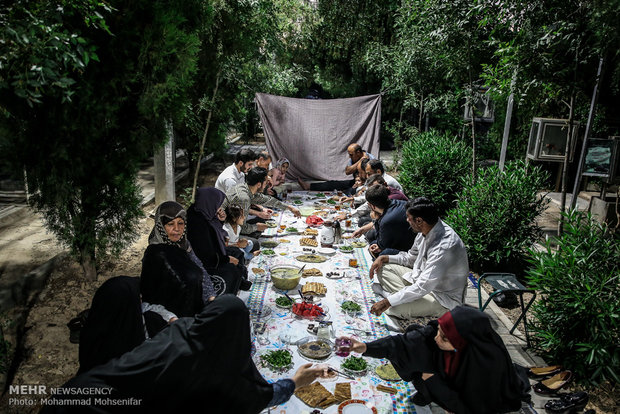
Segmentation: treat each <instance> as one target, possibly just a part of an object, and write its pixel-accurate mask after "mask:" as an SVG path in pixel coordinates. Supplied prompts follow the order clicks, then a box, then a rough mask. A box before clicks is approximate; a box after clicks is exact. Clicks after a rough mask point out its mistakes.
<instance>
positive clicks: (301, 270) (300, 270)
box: [297, 263, 308, 274]
mask: <svg viewBox="0 0 620 414" xmlns="http://www.w3.org/2000/svg"><path fill="white" fill-rule="evenodd" d="M306 264H308V263H306ZM305 267H306V265H303V266H302V267H301V269H299V272H297V274H300V273H301V272H303V270H304V268H305Z"/></svg>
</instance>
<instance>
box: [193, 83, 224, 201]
mask: <svg viewBox="0 0 620 414" xmlns="http://www.w3.org/2000/svg"><path fill="white" fill-rule="evenodd" d="M221 73H222V72H221V71H219V72H218V73H217V76H216V77H215V88H213V96H212V97H211V105H210V106H209V114H208V115H207V123H206V125H205V132H204V134H203V135H202V140H201V141H200V149H199V151H198V158H197V159H196V171H195V172H194V181H193V183H192V199H191V200H190V204H192V203H193V202H194V197H195V196H196V185H197V184H198V175H199V174H200V162H201V161H202V156H203V155H204V151H205V143H206V142H207V134H208V132H209V125H210V124H211V115H213V105H214V104H215V98H216V96H217V89H218V87H219V86H220V74H221Z"/></svg>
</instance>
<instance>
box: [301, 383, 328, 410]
mask: <svg viewBox="0 0 620 414" xmlns="http://www.w3.org/2000/svg"><path fill="white" fill-rule="evenodd" d="M295 395H296V396H297V398H299V399H300V400H302V401H303V402H304V403H306V404H307V405H309V406H310V407H319V404H321V403H322V402H323V401H325V400H326V399H328V398H330V397H331V398H334V396H333V395H332V393H331V392H329V391H328V390H327V388H325V387H324V386H323V385H321V383H319V382H313V383H312V384H310V385H307V386H305V387H301V388H298V389H297V391H295ZM334 399H335V398H334ZM334 402H335V401H334Z"/></svg>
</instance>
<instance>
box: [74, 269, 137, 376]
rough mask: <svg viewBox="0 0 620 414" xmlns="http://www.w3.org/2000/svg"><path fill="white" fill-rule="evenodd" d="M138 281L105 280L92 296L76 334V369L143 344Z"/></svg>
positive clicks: (84, 368) (93, 364)
mask: <svg viewBox="0 0 620 414" xmlns="http://www.w3.org/2000/svg"><path fill="white" fill-rule="evenodd" d="M144 339H145V335H144V322H143V320H142V309H141V305H140V279H139V278H137V277H129V276H118V277H113V278H111V279H109V280H107V281H105V282H104V283H103V284H102V285H101V286H100V287H99V289H97V292H95V296H94V297H93V302H92V305H91V307H90V310H89V312H88V318H87V319H86V323H85V325H84V327H83V328H82V331H81V332H80V349H79V354H80V370H79V371H78V372H84V371H87V370H89V369H91V368H92V367H94V366H96V365H99V364H103V363H106V362H108V361H109V360H111V359H112V358H115V357H118V356H121V355H123V354H124V353H125V352H127V351H130V350H132V349H134V348H135V347H136V346H138V345H140V344H141V343H142V342H144Z"/></svg>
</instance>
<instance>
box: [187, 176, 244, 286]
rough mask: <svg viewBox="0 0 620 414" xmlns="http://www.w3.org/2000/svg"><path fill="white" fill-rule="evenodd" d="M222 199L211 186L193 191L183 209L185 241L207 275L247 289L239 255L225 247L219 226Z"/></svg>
mask: <svg viewBox="0 0 620 414" xmlns="http://www.w3.org/2000/svg"><path fill="white" fill-rule="evenodd" d="M225 198H226V195H225V194H224V193H223V192H221V191H220V190H218V189H217V188H215V187H209V188H199V189H198V191H196V200H195V201H194V204H192V205H191V206H190V207H189V208H188V209H187V239H188V240H189V242H190V243H191V244H192V247H193V248H194V253H196V256H197V257H198V258H199V259H200V261H201V262H202V265H203V266H204V268H205V269H207V272H209V273H211V274H216V275H220V276H222V277H223V278H224V279H226V281H227V283H228V284H231V283H236V284H237V286H240V287H241V288H242V289H243V290H248V289H249V287H250V286H251V284H250V283H249V282H247V281H246V279H247V274H248V271H247V269H246V267H245V266H244V262H245V258H244V257H243V253H242V252H240V251H239V249H233V248H228V247H227V246H226V237H228V233H226V230H224V223H223V221H224V220H226V213H225V212H224V210H223V209H222V208H221V206H222V203H223V202H224V199H225ZM231 293H234V292H231Z"/></svg>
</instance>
